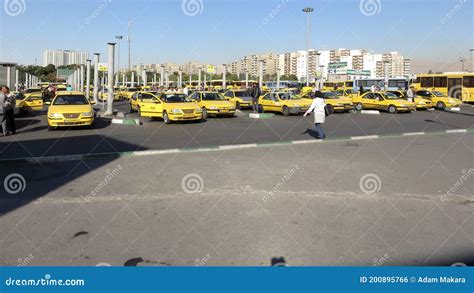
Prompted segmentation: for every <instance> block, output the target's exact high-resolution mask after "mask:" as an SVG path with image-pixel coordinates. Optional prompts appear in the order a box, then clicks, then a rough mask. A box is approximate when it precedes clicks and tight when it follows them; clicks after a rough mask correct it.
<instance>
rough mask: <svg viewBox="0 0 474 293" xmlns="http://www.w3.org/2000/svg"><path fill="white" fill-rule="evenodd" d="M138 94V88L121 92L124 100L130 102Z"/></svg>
mask: <svg viewBox="0 0 474 293" xmlns="http://www.w3.org/2000/svg"><path fill="white" fill-rule="evenodd" d="M136 92H138V88H136V87H128V88H125V89H123V90H122V91H121V92H120V96H121V98H122V99H127V100H130V98H131V97H132V96H133V94H134V93H136Z"/></svg>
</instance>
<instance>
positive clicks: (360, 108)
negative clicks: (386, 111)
mask: <svg viewBox="0 0 474 293" xmlns="http://www.w3.org/2000/svg"><path fill="white" fill-rule="evenodd" d="M363 108H364V107H363V106H362V103H357V104H356V106H355V109H356V110H357V111H362V109H363Z"/></svg>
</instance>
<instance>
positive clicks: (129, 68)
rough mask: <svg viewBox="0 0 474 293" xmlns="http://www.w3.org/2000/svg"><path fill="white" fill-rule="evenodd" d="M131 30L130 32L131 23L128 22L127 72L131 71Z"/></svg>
mask: <svg viewBox="0 0 474 293" xmlns="http://www.w3.org/2000/svg"><path fill="white" fill-rule="evenodd" d="M131 30H132V22H131V21H129V22H128V36H127V42H128V70H130V71H131V70H132V57H131V56H132V53H131V52H132V50H131V47H132V37H131V35H130V34H131Z"/></svg>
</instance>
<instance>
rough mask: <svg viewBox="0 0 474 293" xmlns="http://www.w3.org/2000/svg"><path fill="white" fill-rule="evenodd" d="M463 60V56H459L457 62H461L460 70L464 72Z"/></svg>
mask: <svg viewBox="0 0 474 293" xmlns="http://www.w3.org/2000/svg"><path fill="white" fill-rule="evenodd" d="M464 61H466V60H465V59H464V58H463V57H459V62H461V71H462V72H464Z"/></svg>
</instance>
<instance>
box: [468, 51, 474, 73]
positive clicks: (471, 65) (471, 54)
mask: <svg viewBox="0 0 474 293" xmlns="http://www.w3.org/2000/svg"><path fill="white" fill-rule="evenodd" d="M469 52H471V61H470V62H471V65H470V67H471V72H473V70H472V52H474V49H469Z"/></svg>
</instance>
